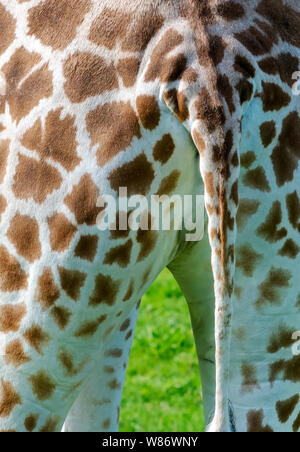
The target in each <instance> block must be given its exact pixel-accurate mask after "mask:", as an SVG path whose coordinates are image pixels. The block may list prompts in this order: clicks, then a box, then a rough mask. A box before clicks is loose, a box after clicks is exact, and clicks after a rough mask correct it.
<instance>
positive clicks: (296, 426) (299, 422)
mask: <svg viewBox="0 0 300 452" xmlns="http://www.w3.org/2000/svg"><path fill="white" fill-rule="evenodd" d="M299 428H300V413H299V414H298V416H297V417H296V419H295V421H294V423H293V432H294V433H297V432H298V431H299Z"/></svg>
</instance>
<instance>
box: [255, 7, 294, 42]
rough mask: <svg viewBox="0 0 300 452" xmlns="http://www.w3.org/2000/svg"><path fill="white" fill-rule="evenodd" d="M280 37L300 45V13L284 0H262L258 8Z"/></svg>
mask: <svg viewBox="0 0 300 452" xmlns="http://www.w3.org/2000/svg"><path fill="white" fill-rule="evenodd" d="M256 11H257V12H258V13H259V14H260V15H261V16H262V17H263V18H264V19H266V20H267V21H269V23H270V26H271V27H272V29H273V30H276V33H278V35H279V36H280V38H281V39H282V40H283V41H285V42H287V43H289V44H291V45H293V46H296V47H300V30H299V22H300V14H299V13H298V12H297V11H295V10H294V9H293V8H291V7H290V6H288V5H286V4H284V3H283V1H282V0H261V2H260V3H259V5H258V7H257V10H256Z"/></svg>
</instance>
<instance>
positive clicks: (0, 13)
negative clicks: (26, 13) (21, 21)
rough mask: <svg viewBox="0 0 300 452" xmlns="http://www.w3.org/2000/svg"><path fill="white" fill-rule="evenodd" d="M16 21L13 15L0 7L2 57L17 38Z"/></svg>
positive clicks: (0, 51) (0, 48) (0, 50)
mask: <svg viewBox="0 0 300 452" xmlns="http://www.w3.org/2000/svg"><path fill="white" fill-rule="evenodd" d="M15 29H16V21H15V19H14V18H13V17H12V15H11V14H10V13H9V12H8V11H7V10H6V9H5V8H4V5H2V4H1V5H0V55H1V54H2V53H4V52H5V50H6V49H7V48H8V47H9V45H10V44H11V43H12V42H13V40H14V38H15Z"/></svg>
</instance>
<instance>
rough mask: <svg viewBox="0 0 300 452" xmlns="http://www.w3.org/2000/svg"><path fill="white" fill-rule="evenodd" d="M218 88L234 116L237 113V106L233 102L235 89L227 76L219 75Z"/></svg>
mask: <svg viewBox="0 0 300 452" xmlns="http://www.w3.org/2000/svg"><path fill="white" fill-rule="evenodd" d="M217 87H218V90H219V92H220V94H221V95H222V96H223V97H224V99H225V101H226V103H227V106H228V109H229V112H230V113H231V114H232V113H234V112H235V104H234V100H233V88H232V85H231V83H230V81H229V78H228V77H227V75H225V74H219V76H218V79H217Z"/></svg>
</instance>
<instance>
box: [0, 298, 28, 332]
mask: <svg viewBox="0 0 300 452" xmlns="http://www.w3.org/2000/svg"><path fill="white" fill-rule="evenodd" d="M25 315H26V305H25V303H19V304H16V305H12V304H4V305H2V306H0V332H1V333H11V332H14V333H16V332H17V331H19V328H20V325H21V322H22V320H23V318H24V317H25Z"/></svg>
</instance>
